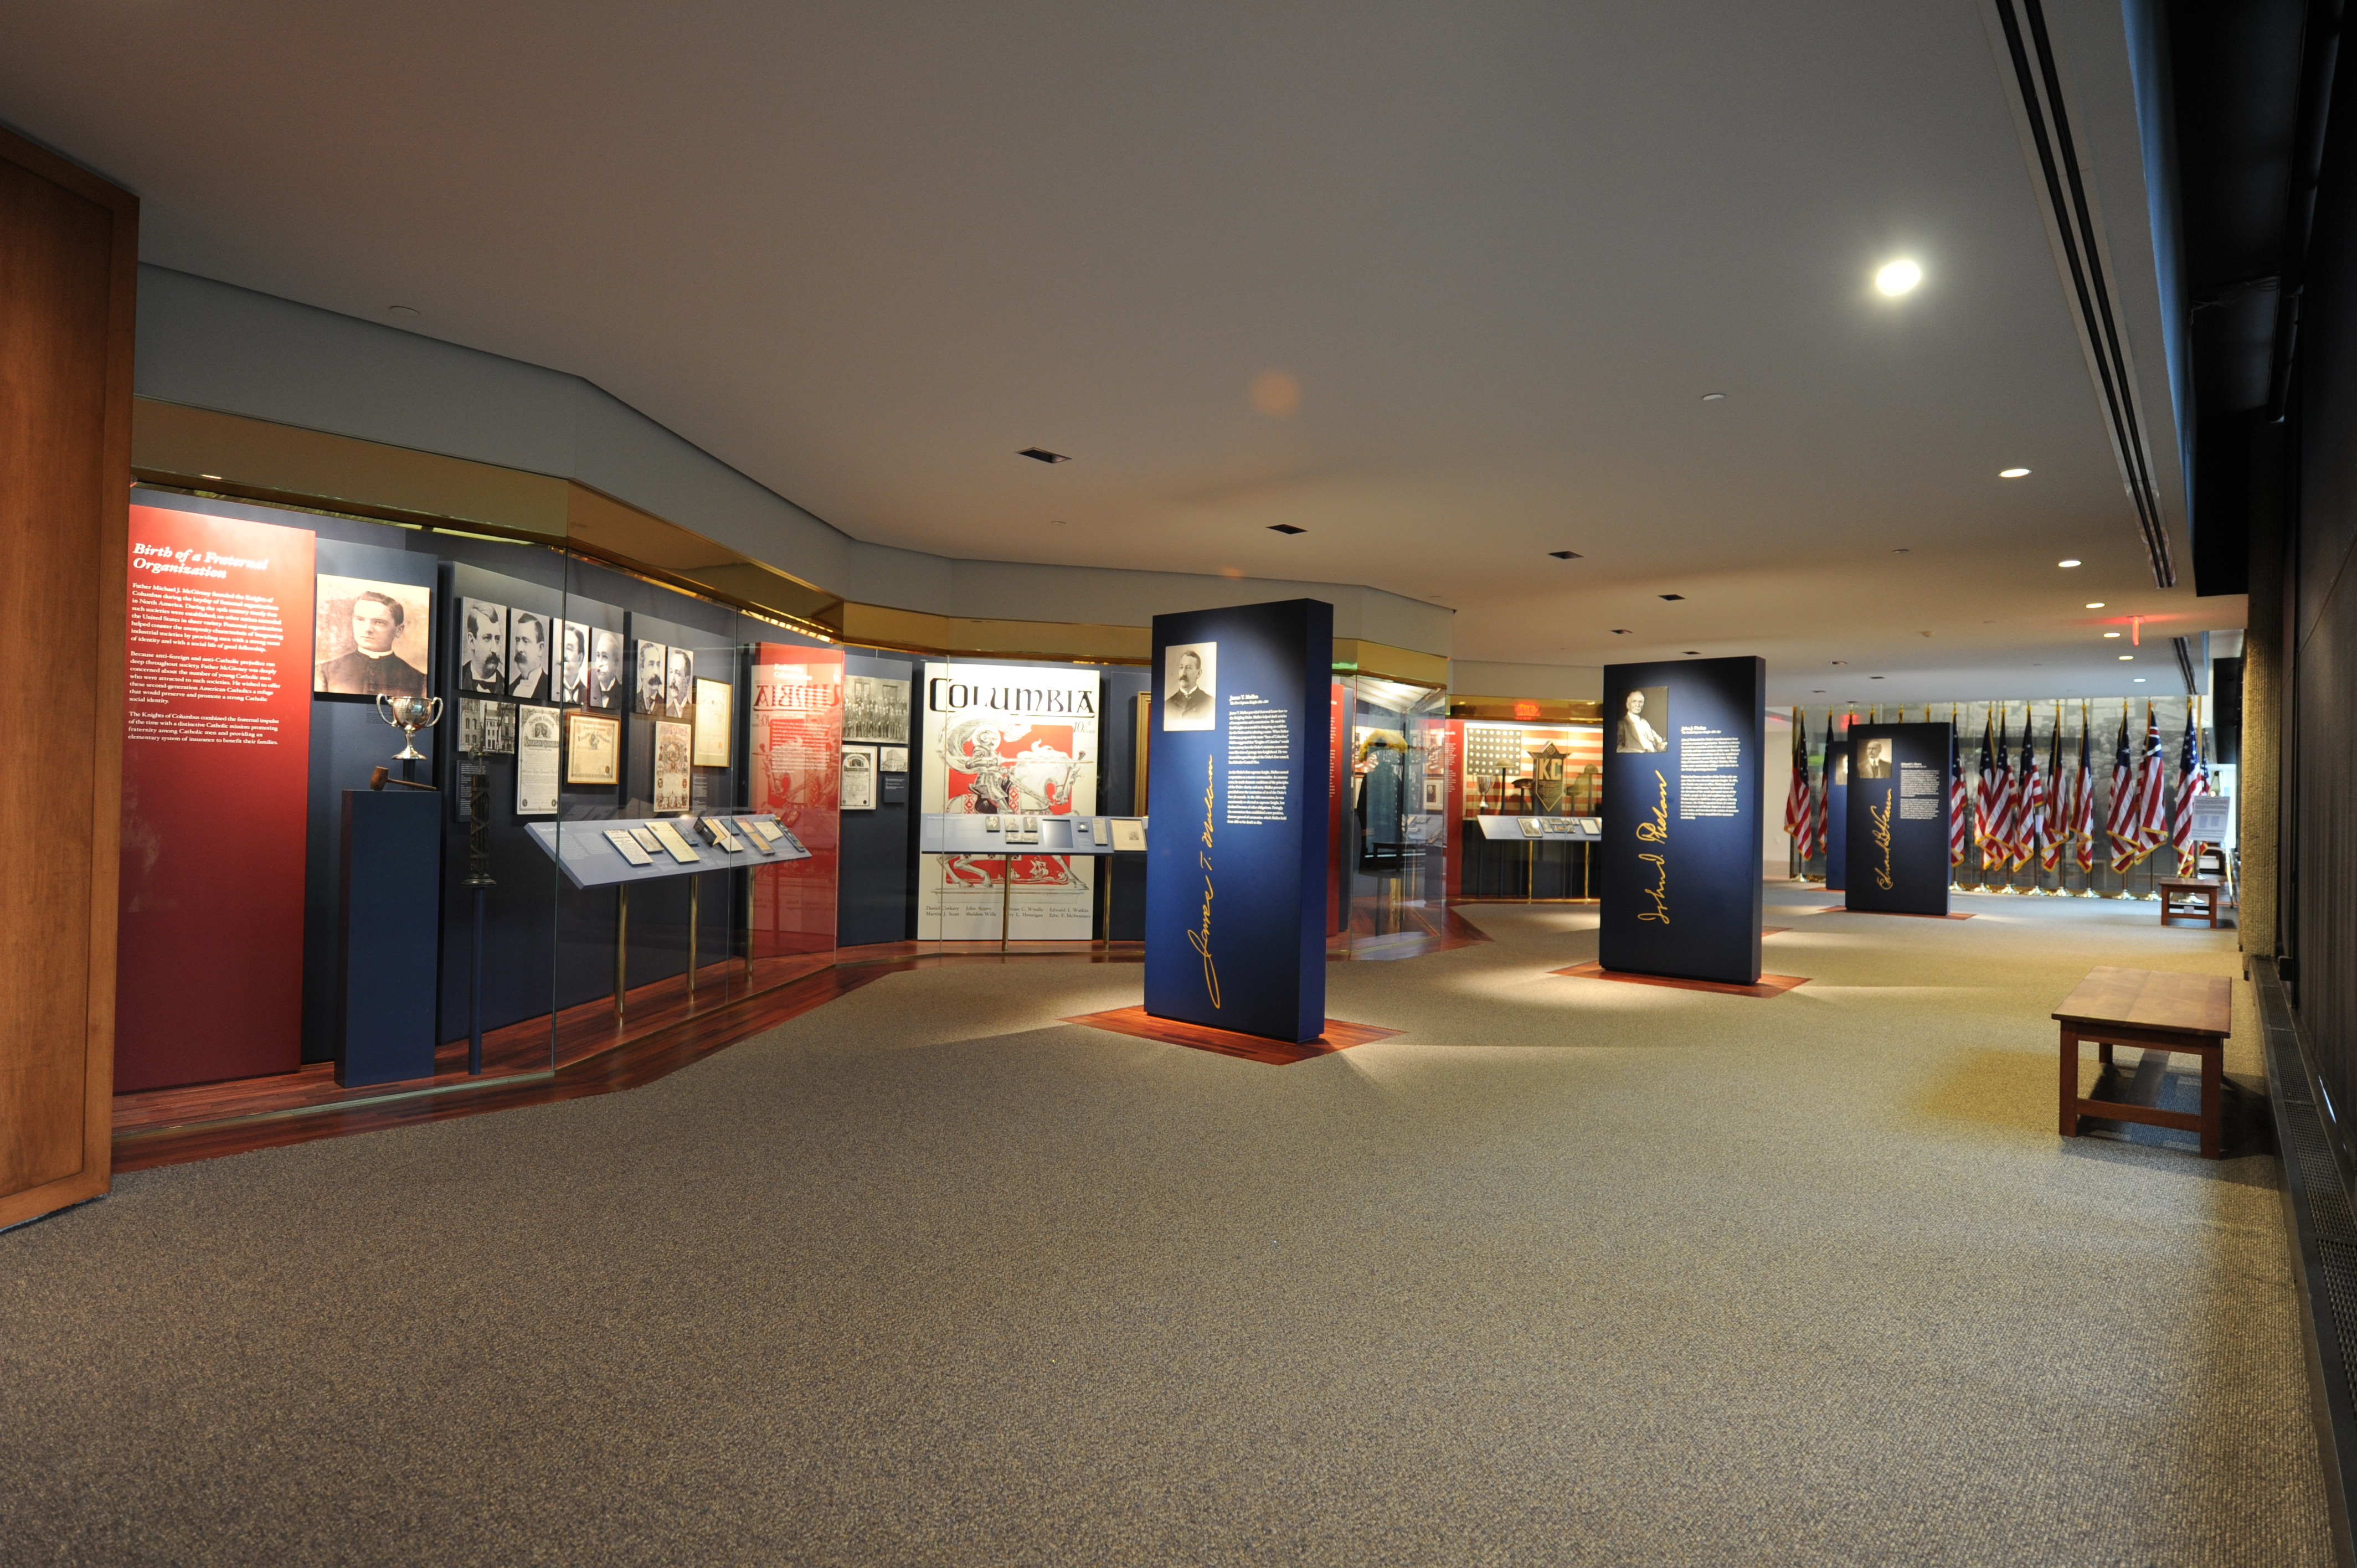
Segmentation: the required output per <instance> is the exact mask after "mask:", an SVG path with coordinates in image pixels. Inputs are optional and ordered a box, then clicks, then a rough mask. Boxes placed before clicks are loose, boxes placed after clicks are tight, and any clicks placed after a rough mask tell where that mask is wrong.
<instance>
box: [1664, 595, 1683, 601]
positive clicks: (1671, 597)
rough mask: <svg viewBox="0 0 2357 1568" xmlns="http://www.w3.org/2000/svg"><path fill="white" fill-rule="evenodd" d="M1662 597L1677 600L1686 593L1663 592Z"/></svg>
mask: <svg viewBox="0 0 2357 1568" xmlns="http://www.w3.org/2000/svg"><path fill="white" fill-rule="evenodd" d="M1662 597H1663V598H1665V599H1671V600H1677V599H1683V598H1684V597H1685V596H1684V594H1663V596H1662Z"/></svg>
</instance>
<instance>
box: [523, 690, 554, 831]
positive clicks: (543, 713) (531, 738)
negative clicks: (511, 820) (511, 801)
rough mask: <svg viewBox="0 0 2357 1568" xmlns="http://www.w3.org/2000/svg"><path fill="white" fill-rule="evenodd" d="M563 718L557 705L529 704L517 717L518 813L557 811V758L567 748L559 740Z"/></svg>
mask: <svg viewBox="0 0 2357 1568" xmlns="http://www.w3.org/2000/svg"><path fill="white" fill-rule="evenodd" d="M562 717H563V715H562V714H559V713H558V712H557V710H556V709H554V708H540V707H533V706H532V705H531V704H530V703H525V704H523V705H522V706H521V707H519V708H518V710H517V717H516V815H517V816H519V817H553V816H554V815H555V814H556V757H557V753H558V752H559V751H561V750H563V749H564V747H563V746H562V744H561V743H560V742H559V740H558V739H557V737H558V736H559V735H560V734H561V733H563V732H562V731H561V730H560V728H559V727H558V726H559V721H560V720H561V718H562Z"/></svg>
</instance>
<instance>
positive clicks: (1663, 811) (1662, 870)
mask: <svg viewBox="0 0 2357 1568" xmlns="http://www.w3.org/2000/svg"><path fill="white" fill-rule="evenodd" d="M1653 781H1654V782H1655V783H1656V784H1659V785H1660V786H1661V787H1662V792H1661V799H1660V800H1659V801H1658V802H1657V803H1656V804H1655V805H1654V807H1653V814H1652V816H1651V817H1650V818H1648V819H1646V820H1645V821H1643V822H1639V823H1638V824H1637V841H1638V842H1639V843H1659V844H1666V843H1669V842H1670V781H1669V780H1668V779H1665V778H1663V776H1662V770H1661V769H1660V768H1654V769H1653ZM1637 858H1638V859H1639V860H1641V861H1643V862H1644V863H1645V864H1646V865H1650V866H1652V868H1653V872H1654V879H1653V886H1651V887H1647V888H1644V889H1641V891H1642V892H1643V893H1644V895H1645V897H1647V898H1648V899H1650V900H1652V906H1653V907H1652V908H1650V909H1641V910H1639V911H1638V912H1637V918H1639V919H1641V920H1654V921H1658V922H1659V923H1661V924H1662V925H1664V926H1666V925H1668V924H1669V923H1670V857H1669V856H1668V855H1666V854H1655V853H1653V852H1652V851H1651V850H1641V851H1639V852H1638V854H1637Z"/></svg>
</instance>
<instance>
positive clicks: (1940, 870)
mask: <svg viewBox="0 0 2357 1568" xmlns="http://www.w3.org/2000/svg"><path fill="white" fill-rule="evenodd" d="M1950 730H1951V726H1949V725H1944V724H1928V725H1850V726H1849V800H1848V801H1847V802H1846V805H1847V809H1848V813H1849V822H1848V838H1849V867H1848V870H1849V879H1848V881H1847V883H1846V885H1845V886H1844V887H1843V889H1842V900H1843V903H1844V904H1845V906H1846V907H1847V908H1852V909H1862V910H1867V911H1869V912H1872V913H1876V914H1890V915H1944V914H1946V913H1947V912H1948V877H1949V869H1948V751H1949V747H1950V745H1951V740H1950ZM1834 831H1835V832H1841V831H1842V824H1841V823H1839V822H1835V824H1834Z"/></svg>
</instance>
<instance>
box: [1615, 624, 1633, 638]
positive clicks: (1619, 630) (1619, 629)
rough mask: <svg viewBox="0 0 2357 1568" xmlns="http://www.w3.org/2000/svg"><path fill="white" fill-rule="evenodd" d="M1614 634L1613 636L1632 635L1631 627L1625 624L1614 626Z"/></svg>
mask: <svg viewBox="0 0 2357 1568" xmlns="http://www.w3.org/2000/svg"><path fill="white" fill-rule="evenodd" d="M1612 635H1613V636H1615V637H1627V636H1630V635H1631V632H1630V628H1627V627H1625V626H1616V627H1614V628H1612Z"/></svg>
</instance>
